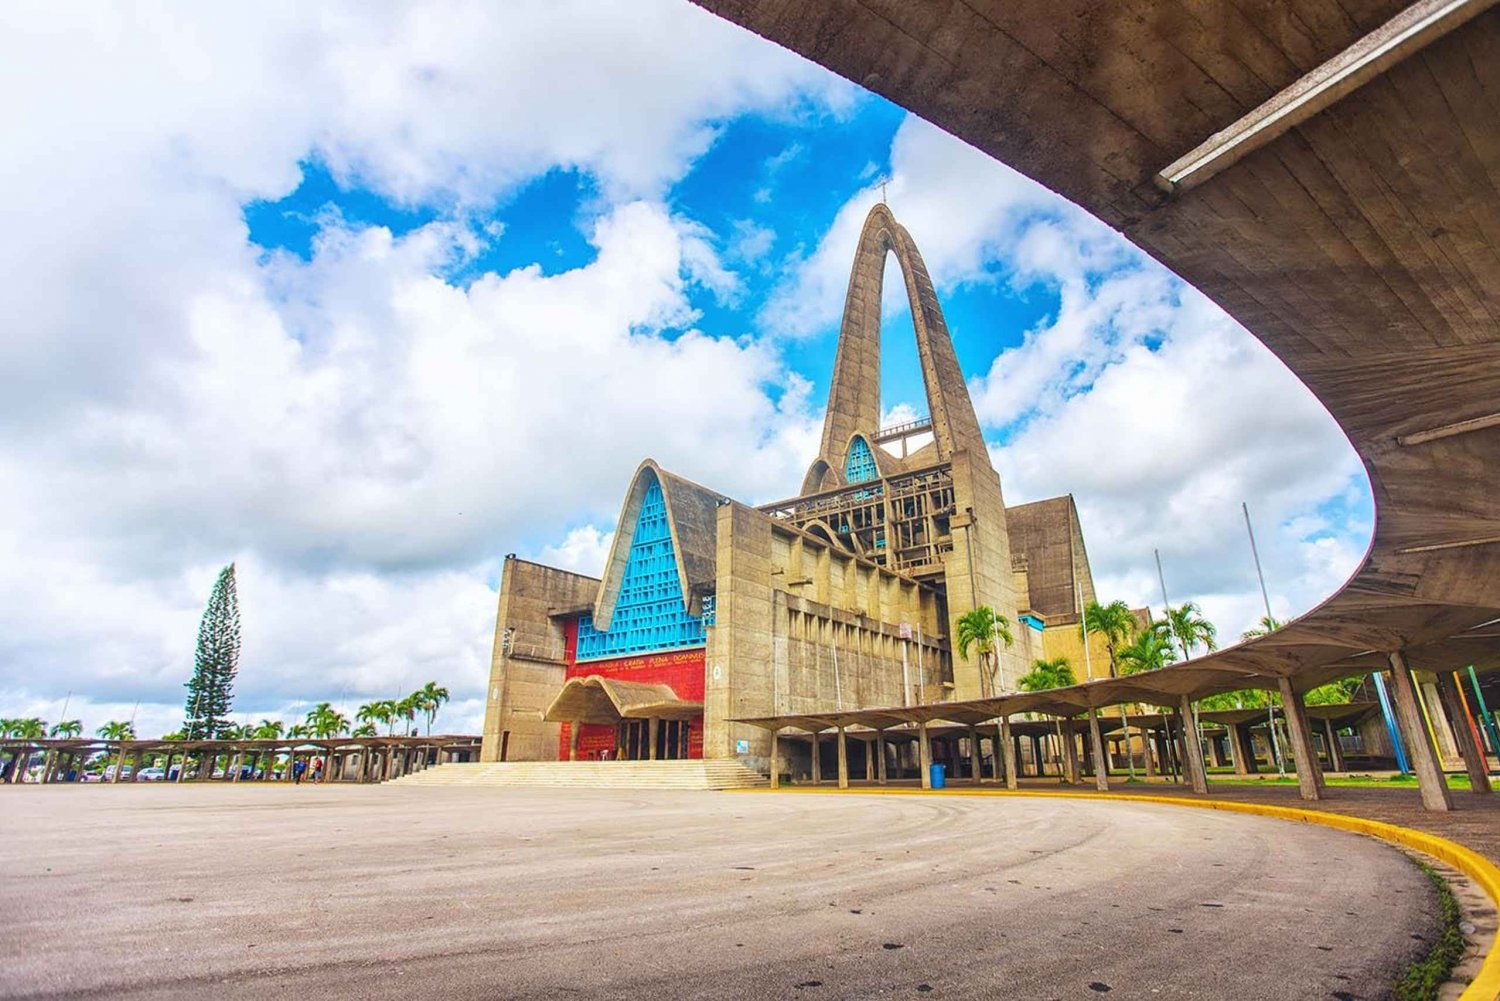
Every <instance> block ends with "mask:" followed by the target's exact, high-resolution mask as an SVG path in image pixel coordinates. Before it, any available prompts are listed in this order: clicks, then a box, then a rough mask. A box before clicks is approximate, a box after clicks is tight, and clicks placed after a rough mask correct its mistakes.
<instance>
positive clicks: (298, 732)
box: [286, 723, 312, 740]
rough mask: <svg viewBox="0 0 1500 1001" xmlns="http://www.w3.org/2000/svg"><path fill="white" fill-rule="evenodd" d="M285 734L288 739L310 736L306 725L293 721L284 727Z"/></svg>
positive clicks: (300, 738)
mask: <svg viewBox="0 0 1500 1001" xmlns="http://www.w3.org/2000/svg"><path fill="white" fill-rule="evenodd" d="M286 736H287V739H288V740H302V739H303V738H306V737H311V736H312V733H311V732H310V731H309V730H308V729H307V726H306V725H304V724H302V723H293V724H292V725H291V726H289V727H287V728H286Z"/></svg>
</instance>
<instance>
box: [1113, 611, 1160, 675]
mask: <svg viewBox="0 0 1500 1001" xmlns="http://www.w3.org/2000/svg"><path fill="white" fill-rule="evenodd" d="M1167 629H1168V627H1167V624H1166V623H1165V622H1161V621H1157V622H1153V623H1151V625H1150V626H1148V627H1147V628H1145V629H1142V630H1141V631H1140V632H1138V633H1136V634H1135V638H1134V639H1132V640H1131V641H1130V642H1129V643H1127V644H1125V645H1124V646H1122V647H1121V648H1120V649H1119V653H1118V656H1119V658H1120V673H1121V674H1122V675H1129V674H1140V673H1141V672H1143V671H1155V670H1159V669H1160V668H1163V667H1166V666H1167V664H1168V663H1169V662H1170V661H1171V659H1172V654H1173V652H1174V651H1173V647H1172V641H1171V639H1169V638H1168V635H1167Z"/></svg>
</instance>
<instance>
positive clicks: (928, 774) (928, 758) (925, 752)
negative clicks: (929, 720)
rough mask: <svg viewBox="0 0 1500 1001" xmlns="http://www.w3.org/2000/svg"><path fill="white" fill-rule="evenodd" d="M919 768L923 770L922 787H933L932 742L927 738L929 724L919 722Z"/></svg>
mask: <svg viewBox="0 0 1500 1001" xmlns="http://www.w3.org/2000/svg"><path fill="white" fill-rule="evenodd" d="M917 770H918V771H919V772H921V773H922V774H921V776H920V778H921V780H922V788H923V789H931V788H932V743H931V742H930V741H929V740H928V739H927V724H926V723H918V724H917Z"/></svg>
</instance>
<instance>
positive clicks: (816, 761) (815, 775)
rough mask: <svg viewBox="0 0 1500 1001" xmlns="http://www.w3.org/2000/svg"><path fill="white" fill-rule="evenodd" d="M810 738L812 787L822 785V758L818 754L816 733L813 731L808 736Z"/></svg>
mask: <svg viewBox="0 0 1500 1001" xmlns="http://www.w3.org/2000/svg"><path fill="white" fill-rule="evenodd" d="M808 736H809V737H811V738H812V780H813V785H822V784H823V756H822V755H821V754H819V753H818V732H817V731H816V730H814V731H813V732H812V733H810V734H808Z"/></svg>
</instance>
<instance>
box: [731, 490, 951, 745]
mask: <svg viewBox="0 0 1500 1001" xmlns="http://www.w3.org/2000/svg"><path fill="white" fill-rule="evenodd" d="M718 541H719V551H718V573H719V576H718V581H717V599H716V600H717V623H716V625H714V626H712V627H710V629H709V642H708V658H707V678H706V685H705V696H704V732H705V740H704V756H705V757H709V758H723V757H736V756H738V757H742V758H745V759H746V762H747V763H748V764H750V765H752V767H759V768H764V767H766V766H767V764H768V763H767V761H766V755H767V753H768V751H769V747H770V742H769V738H768V737H767V735H766V733H765V732H764V731H762V730H759V729H757V728H754V727H749V726H744V725H740V724H731V723H728V722H726V721H727V719H729V718H732V717H753V716H771V715H783V714H787V713H800V712H828V711H832V710H836V709H838V708H840V707H842V708H845V709H855V708H869V707H874V706H890V705H901V704H903V703H905V702H907V701H911V702H913V703H915V702H918V701H927V702H939V701H943V700H945V699H949V698H951V697H952V693H953V683H952V662H951V658H950V657H949V654H948V644H947V639H946V635H945V630H946V626H947V623H946V616H945V615H944V614H943V610H942V604H941V602H940V601H939V599H938V597H937V595H936V593H935V592H934V591H933V590H932V589H931V588H928V587H924V586H921V585H918V584H916V583H914V582H913V581H911V580H909V579H905V578H902V577H901V576H900V575H898V574H895V573H892V572H890V571H887V570H884V569H882V568H880V567H878V566H876V565H874V564H872V563H867V562H865V561H862V560H859V559H857V558H854V557H850V556H848V555H845V554H843V553H840V552H838V551H836V550H833V549H832V548H831V547H829V546H827V545H825V544H824V543H822V542H821V541H819V540H817V539H814V538H811V537H808V536H804V535H803V534H802V533H800V532H798V531H796V530H795V529H792V528H791V527H789V526H787V525H785V524H782V523H780V522H777V521H776V520H775V519H772V518H770V517H768V516H766V515H764V514H762V513H760V512H759V511H756V510H754V509H752V508H748V507H744V506H742V505H739V504H732V505H726V506H724V507H721V508H720V509H719V532H718ZM903 623H905V624H907V625H909V626H910V633H911V638H910V639H904V638H902V636H901V632H902V629H901V626H902V624H903ZM919 635H920V637H921V643H920V645H919V643H918V639H917V637H918V636H919ZM903 654H904V655H905V659H904V666H903ZM740 741H744V742H745V743H746V744H747V746H748V748H749V750H748V752H741V751H739V750H738V743H739V742H740Z"/></svg>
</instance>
